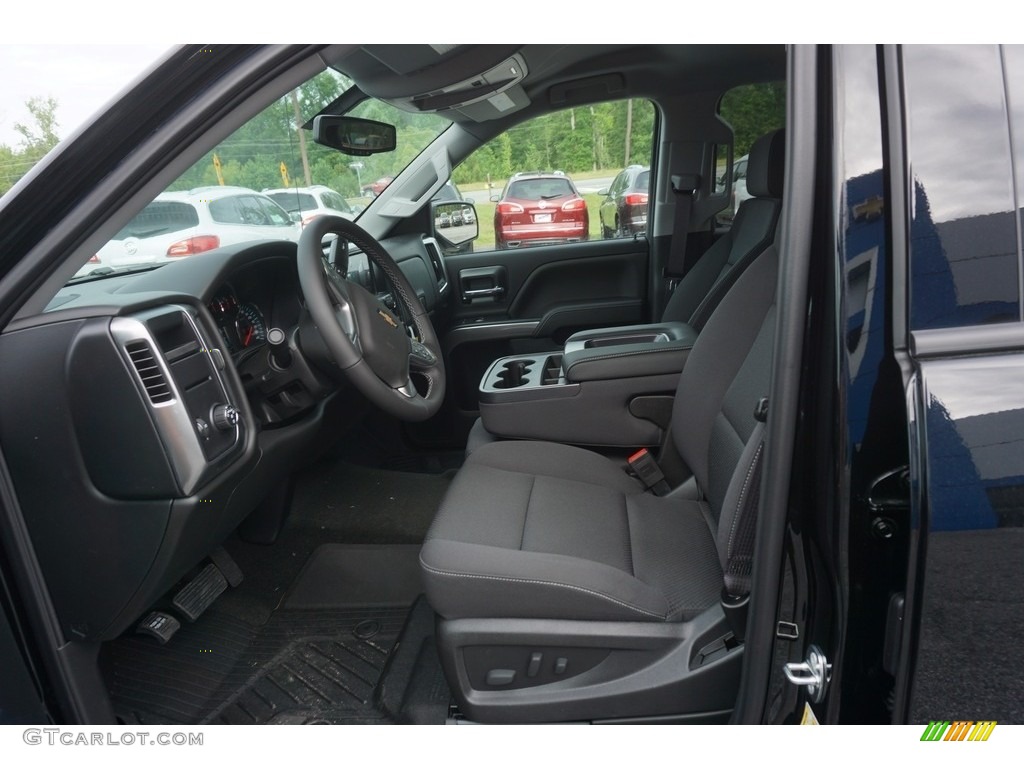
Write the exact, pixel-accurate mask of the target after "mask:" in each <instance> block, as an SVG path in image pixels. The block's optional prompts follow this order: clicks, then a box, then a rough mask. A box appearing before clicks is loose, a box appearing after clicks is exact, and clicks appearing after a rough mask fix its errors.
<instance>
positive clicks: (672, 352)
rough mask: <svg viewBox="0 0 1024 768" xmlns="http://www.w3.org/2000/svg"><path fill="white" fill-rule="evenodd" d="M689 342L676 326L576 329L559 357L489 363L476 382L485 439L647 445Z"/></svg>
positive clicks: (658, 429) (654, 441)
mask: <svg viewBox="0 0 1024 768" xmlns="http://www.w3.org/2000/svg"><path fill="white" fill-rule="evenodd" d="M696 337H697V332H696V331H694V330H693V329H692V328H691V327H690V326H688V325H685V324H683V323H658V324H654V325H628V326H621V327H618V328H601V329H597V330H591V331H581V332H579V333H577V334H574V335H573V336H570V337H569V339H568V340H567V341H566V342H565V346H564V347H563V349H562V351H561V352H551V353H543V354H535V355H517V356H514V357H503V358H500V359H498V360H495V361H494V363H493V364H492V365H491V366H490V368H488V369H487V372H486V373H485V374H484V377H483V379H482V380H481V382H480V415H481V418H482V419H483V425H484V427H485V428H486V429H487V431H488V432H490V433H491V434H493V435H496V436H498V437H507V438H525V439H534V440H552V441H555V442H565V443H574V444H577V445H595V446H627V447H631V446H655V445H658V444H660V442H661V439H662V436H663V430H664V429H665V428H667V424H668V414H670V413H671V404H672V397H673V395H674V393H675V390H676V384H677V383H678V380H679V374H680V372H681V371H682V370H683V366H684V365H685V363H686V358H687V357H688V356H689V354H690V349H691V347H692V346H693V342H694V340H695V339H696Z"/></svg>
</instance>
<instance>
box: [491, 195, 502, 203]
mask: <svg viewBox="0 0 1024 768" xmlns="http://www.w3.org/2000/svg"><path fill="white" fill-rule="evenodd" d="M500 201H501V195H491V202H492V203H497V202H500Z"/></svg>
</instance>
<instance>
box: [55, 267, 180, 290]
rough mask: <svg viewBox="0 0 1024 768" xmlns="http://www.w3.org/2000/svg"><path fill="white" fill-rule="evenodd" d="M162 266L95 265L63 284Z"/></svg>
mask: <svg viewBox="0 0 1024 768" xmlns="http://www.w3.org/2000/svg"><path fill="white" fill-rule="evenodd" d="M162 266H164V265H163V264H133V265H131V266H128V267H117V268H116V269H115V268H114V267H96V269H94V270H92V271H91V272H89V273H87V274H84V275H79V276H78V277H72V278H71V279H70V280H68V281H67V282H66V283H65V285H76V284H77V283H88V282H91V281H93V280H102V279H103V278H105V277H112V276H114V275H127V274H131V273H132V272H150V271H152V270H154V269H159V268H160V267H162Z"/></svg>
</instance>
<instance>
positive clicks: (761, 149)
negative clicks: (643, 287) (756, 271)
mask: <svg viewBox="0 0 1024 768" xmlns="http://www.w3.org/2000/svg"><path fill="white" fill-rule="evenodd" d="M785 144H786V138H785V132H784V131H783V130H781V129H780V130H777V131H772V132H771V133H767V134H765V135H764V136H762V137H761V138H759V139H758V140H757V141H755V142H754V146H753V147H751V149H750V159H749V161H748V163H747V191H748V192H749V193H750V194H751V195H753V197H751V198H749V199H747V200H744V201H743V202H742V203H740V207H739V210H737V211H736V217H735V219H733V224H732V227H731V228H730V230H729V231H728V232H727V233H726V234H724V235H722V237H720V238H719V239H718V240H717V241H716V242H715V244H714V245H712V246H711V247H710V248H709V249H708V250H707V252H706V253H705V254H704V255H703V256H701V257H700V260H699V261H697V263H696V264H695V265H694V266H693V268H692V269H691V270H690V271H689V272H687V273H686V275H685V276H684V277H683V279H682V281H681V282H680V283H679V285H678V286H676V289H675V290H674V291H673V292H672V296H671V298H669V301H668V305H667V306H666V307H665V311H664V313H663V314H662V318H661V319H662V322H670V321H678V322H681V323H687V324H688V325H690V326H692V327H693V328H696V329H697V330H700V329H702V328H703V327H704V325H705V324H706V323H707V321H708V319H709V318H710V317H711V314H712V312H714V310H715V308H716V307H717V306H718V305H719V303H721V301H722V299H723V298H724V297H725V295H726V294H727V293H728V292H729V289H730V288H731V287H732V285H733V283H735V282H736V280H737V279H738V278H739V276H740V275H741V274H742V273H743V271H744V270H745V269H747V268H748V267H749V266H750V265H751V264H752V263H753V261H754V260H755V259H756V258H757V257H758V256H759V255H760V254H762V253H764V251H765V250H766V249H767V248H768V247H769V246H770V245H771V244H772V242H774V240H775V230H776V228H777V227H778V223H779V211H780V210H781V208H782V179H783V176H784V175H785V164H784V163H785Z"/></svg>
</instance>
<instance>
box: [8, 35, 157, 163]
mask: <svg viewBox="0 0 1024 768" xmlns="http://www.w3.org/2000/svg"><path fill="white" fill-rule="evenodd" d="M169 49H170V46H169V45H167V44H157V43H149V44H125V45H121V44H93V45H81V44H61V45H53V44H40V45H9V44H3V43H0V72H3V73H4V76H3V77H0V144H6V145H7V146H9V147H11V148H15V149H16V148H17V147H18V144H19V142H20V140H21V136H20V135H19V134H18V133H17V132H16V131H15V130H14V126H15V124H16V123H26V124H31V115H30V114H29V112H28V110H27V109H26V108H25V102H26V101H28V99H30V98H35V97H38V98H46V97H48V96H52V97H53V98H54V99H56V100H57V104H58V107H57V120H58V123H59V125H58V128H57V134H58V135H59V136H60V137H61V138H62V139H63V138H66V137H68V136H69V135H71V133H72V132H74V130H75V129H76V128H78V127H79V126H80V125H81V124H82V123H83V122H84V121H85V120H87V119H88V118H89V117H90V116H91V115H92V114H93V113H94V112H96V111H97V110H98V109H99V108H100V107H102V106H103V105H104V104H106V103H107V102H108V101H110V100H111V99H112V98H113V97H114V96H116V95H117V94H118V93H119V92H120V91H121V90H122V89H123V88H125V87H126V86H127V85H128V84H129V83H131V82H132V81H133V80H135V79H136V78H137V77H138V76H139V75H141V74H142V73H143V72H145V71H146V70H147V69H148V68H149V67H150V66H151V65H152V64H153V63H154V62H156V61H157V60H158V59H160V58H161V57H162V56H163V55H164V53H166V52H167V51H168V50H169Z"/></svg>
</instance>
